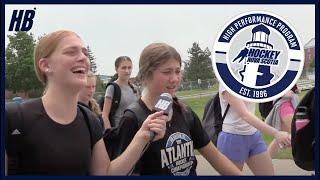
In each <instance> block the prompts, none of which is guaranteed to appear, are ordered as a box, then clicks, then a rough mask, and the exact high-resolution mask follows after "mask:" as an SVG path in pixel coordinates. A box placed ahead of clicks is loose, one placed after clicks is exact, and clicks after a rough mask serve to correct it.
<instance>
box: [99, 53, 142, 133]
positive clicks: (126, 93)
mask: <svg viewBox="0 0 320 180" xmlns="http://www.w3.org/2000/svg"><path fill="white" fill-rule="evenodd" d="M115 69H116V72H117V73H116V77H117V78H116V80H115V81H114V83H108V85H107V89H106V93H105V98H104V103H103V104H104V105H103V112H102V118H103V121H104V127H105V129H108V128H111V127H117V126H118V124H119V121H120V119H121V117H122V116H123V111H124V110H125V108H126V107H128V106H129V105H130V104H131V103H133V102H135V101H137V99H138V93H137V90H136V89H135V87H134V86H133V85H132V84H131V83H130V82H129V79H130V76H131V72H132V61H131V59H130V58H129V57H128V56H120V57H118V58H117V59H116V61H115ZM119 99H120V100H119Z"/></svg>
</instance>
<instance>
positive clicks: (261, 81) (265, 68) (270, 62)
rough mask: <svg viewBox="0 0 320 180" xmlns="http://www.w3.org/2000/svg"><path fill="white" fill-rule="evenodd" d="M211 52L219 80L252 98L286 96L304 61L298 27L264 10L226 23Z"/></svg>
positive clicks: (237, 95) (229, 87)
mask: <svg viewBox="0 0 320 180" xmlns="http://www.w3.org/2000/svg"><path fill="white" fill-rule="evenodd" d="M212 54H213V56H212V61H213V68H214V72H215V74H216V77H217V78H218V80H219V82H220V83H222V85H224V87H225V88H226V90H227V91H228V92H230V93H231V94H233V95H234V96H236V97H239V98H241V99H243V100H246V101H250V102H266V101H271V100H274V99H276V98H279V97H281V96H283V95H284V94H285V93H286V92H287V91H288V90H290V89H291V88H292V87H293V86H294V85H295V83H296V82H297V80H298V79H299V77H300V74H301V72H302V68H303V64H304V52H303V47H302V45H301V40H300V38H299V37H298V35H297V33H296V31H295V30H294V29H293V28H292V26H291V25H290V24H289V23H288V22H286V21H285V20H284V19H283V18H281V17H279V16H277V15H275V14H271V13H269V12H262V11H254V12H248V13H245V14H241V15H239V16H237V17H235V18H234V19H232V20H231V21H230V22H229V23H228V24H227V25H225V27H224V28H223V30H222V31H221V32H220V33H219V35H218V37H217V39H216V41H215V44H214V48H213V53H212Z"/></svg>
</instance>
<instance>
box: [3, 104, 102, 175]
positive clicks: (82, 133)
mask: <svg viewBox="0 0 320 180" xmlns="http://www.w3.org/2000/svg"><path fill="white" fill-rule="evenodd" d="M21 111H22V125H23V126H22V129H21V130H20V131H21V133H22V134H23V136H22V137H21V138H23V141H21V142H22V143H23V144H22V145H21V149H20V151H19V150H17V149H13V147H15V144H14V143H17V142H12V137H13V136H14V133H13V132H10V131H11V130H10V131H7V136H6V151H7V154H8V158H10V157H12V158H13V157H18V159H19V161H18V163H19V166H18V168H17V169H16V171H17V173H18V174H35V175H41V174H42V175H87V173H88V170H89V166H90V162H91V157H92V149H91V144H92V145H94V144H96V142H97V141H99V140H100V139H101V138H102V131H101V128H100V126H99V124H98V122H97V121H91V120H89V123H90V125H89V126H88V124H87V123H86V121H85V119H84V115H83V114H82V112H81V111H80V109H79V108H78V110H77V115H76V118H75V119H74V121H73V122H71V123H70V124H67V125H62V124H59V123H57V122H55V121H53V120H52V119H51V118H50V117H49V116H48V115H47V113H46V112H45V109H44V107H43V104H42V101H41V99H40V98H38V99H35V100H30V101H27V102H24V103H22V104H21ZM89 115H91V114H89ZM92 116H93V115H92ZM7 124H8V127H7V129H12V127H10V124H11V123H10V122H8V123H7ZM89 127H90V130H89ZM90 132H91V135H90ZM91 137H92V138H91ZM91 141H92V142H91ZM16 151H19V152H16ZM9 162H10V161H9Z"/></svg>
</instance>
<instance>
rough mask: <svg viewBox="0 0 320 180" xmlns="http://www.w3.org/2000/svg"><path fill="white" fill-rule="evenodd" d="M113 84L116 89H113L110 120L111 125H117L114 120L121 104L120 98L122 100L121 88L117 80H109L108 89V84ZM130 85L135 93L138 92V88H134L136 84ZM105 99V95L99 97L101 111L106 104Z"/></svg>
mask: <svg viewBox="0 0 320 180" xmlns="http://www.w3.org/2000/svg"><path fill="white" fill-rule="evenodd" d="M110 85H112V86H113V87H114V91H113V97H112V102H111V108H110V112H109V120H110V125H111V127H114V126H115V123H114V120H113V118H112V117H113V116H114V114H115V113H116V111H117V109H118V107H119V104H120V100H121V88H120V86H119V85H118V84H117V83H115V82H108V84H107V85H106V89H107V88H108V86H110ZM129 86H130V87H131V89H132V91H133V93H134V94H136V93H137V90H136V89H135V88H134V86H133V85H132V84H131V83H129ZM104 99H105V97H104V96H102V97H100V98H99V99H98V104H99V106H100V109H101V111H103V106H104Z"/></svg>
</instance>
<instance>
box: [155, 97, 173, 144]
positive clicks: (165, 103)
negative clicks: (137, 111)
mask: <svg viewBox="0 0 320 180" xmlns="http://www.w3.org/2000/svg"><path fill="white" fill-rule="evenodd" d="M172 102H173V100H172V96H171V95H170V94H169V93H162V94H161V95H160V96H159V99H158V100H157V102H156V104H155V105H154V107H153V111H154V112H159V111H163V115H166V116H169V113H170V111H172ZM150 136H151V141H152V140H153V138H154V136H155V133H154V132H152V131H151V135H150Z"/></svg>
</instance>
